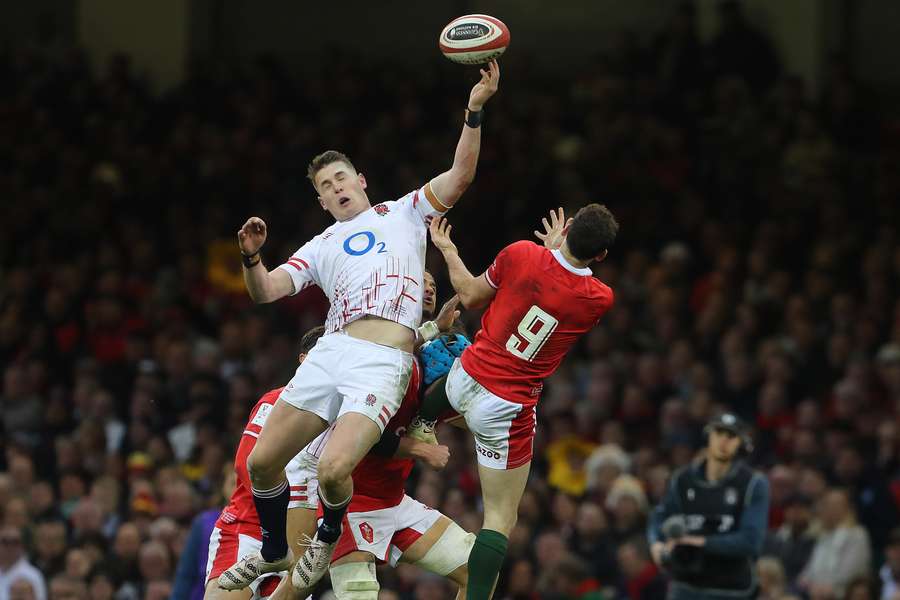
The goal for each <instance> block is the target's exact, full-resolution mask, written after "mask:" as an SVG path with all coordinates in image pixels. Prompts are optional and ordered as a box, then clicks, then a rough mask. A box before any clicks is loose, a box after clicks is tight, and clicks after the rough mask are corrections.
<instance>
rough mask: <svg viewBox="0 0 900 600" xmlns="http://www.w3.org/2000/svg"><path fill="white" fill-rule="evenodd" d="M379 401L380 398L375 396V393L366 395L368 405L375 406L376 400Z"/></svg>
mask: <svg viewBox="0 0 900 600" xmlns="http://www.w3.org/2000/svg"><path fill="white" fill-rule="evenodd" d="M377 401H378V398H376V397H375V394H369V395H368V396H366V406H375V402H377Z"/></svg>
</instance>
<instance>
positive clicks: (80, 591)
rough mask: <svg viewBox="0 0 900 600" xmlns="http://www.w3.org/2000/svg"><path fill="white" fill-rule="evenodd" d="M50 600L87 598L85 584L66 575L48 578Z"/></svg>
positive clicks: (81, 599) (82, 599)
mask: <svg viewBox="0 0 900 600" xmlns="http://www.w3.org/2000/svg"><path fill="white" fill-rule="evenodd" d="M50 600H88V589H87V585H85V583H84V582H83V581H81V580H80V579H74V578H72V577H69V576H68V575H65V574H61V575H57V576H56V577H54V578H53V579H51V580H50Z"/></svg>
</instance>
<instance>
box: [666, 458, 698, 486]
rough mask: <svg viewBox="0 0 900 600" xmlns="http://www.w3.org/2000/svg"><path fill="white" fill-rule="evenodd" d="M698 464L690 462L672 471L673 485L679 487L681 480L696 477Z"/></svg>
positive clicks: (689, 479) (685, 480) (690, 479)
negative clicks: (695, 472)
mask: <svg viewBox="0 0 900 600" xmlns="http://www.w3.org/2000/svg"><path fill="white" fill-rule="evenodd" d="M696 468H697V465H696V464H695V463H689V464H687V465H684V466H683V467H680V468H678V469H676V470H675V472H674V473H672V479H671V483H672V485H673V486H675V487H678V485H679V484H680V483H681V482H690V481H692V480H693V478H694V471H695V470H696Z"/></svg>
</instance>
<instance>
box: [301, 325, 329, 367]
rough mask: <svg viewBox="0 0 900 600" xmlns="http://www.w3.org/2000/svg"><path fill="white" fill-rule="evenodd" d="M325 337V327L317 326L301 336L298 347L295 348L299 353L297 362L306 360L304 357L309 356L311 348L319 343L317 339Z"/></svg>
mask: <svg viewBox="0 0 900 600" xmlns="http://www.w3.org/2000/svg"><path fill="white" fill-rule="evenodd" d="M323 335H325V326H324V325H319V326H318V327H313V328H312V329H310V330H309V331H307V332H306V333H304V334H303V337H302V338H300V345H299V347H298V348H297V350H298V351H299V354H300V356H299V358H298V360H299V361H300V362H301V363H302V362H303V360H304V359H305V358H306V355H307V354H309V352H310V350H312V349H313V346H315V345H316V342H318V341H319V338H320V337H322V336H323Z"/></svg>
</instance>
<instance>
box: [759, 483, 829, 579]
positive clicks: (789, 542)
mask: <svg viewBox="0 0 900 600" xmlns="http://www.w3.org/2000/svg"><path fill="white" fill-rule="evenodd" d="M812 506H813V501H812V499H810V498H808V497H806V496H804V495H803V494H800V493H796V494H794V495H793V496H791V497H790V498H788V499H787V501H786V502H785V507H784V520H783V522H782V525H781V527H779V528H778V529H775V530H771V529H770V530H769V532H768V533H767V534H766V540H765V542H764V544H763V552H762V553H763V556H769V557H773V558H776V559H778V561H779V562H780V564H781V567H782V568H783V570H784V572H785V575H786V576H787V579H788V581H794V580H795V579H796V578H797V576H798V575H800V572H801V571H802V570H803V568H804V567H805V566H806V564H807V563H808V562H809V557H810V556H811V555H812V551H813V547H814V546H815V544H816V539H817V537H818V527H817V525H816V524H815V523H813V514H812Z"/></svg>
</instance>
